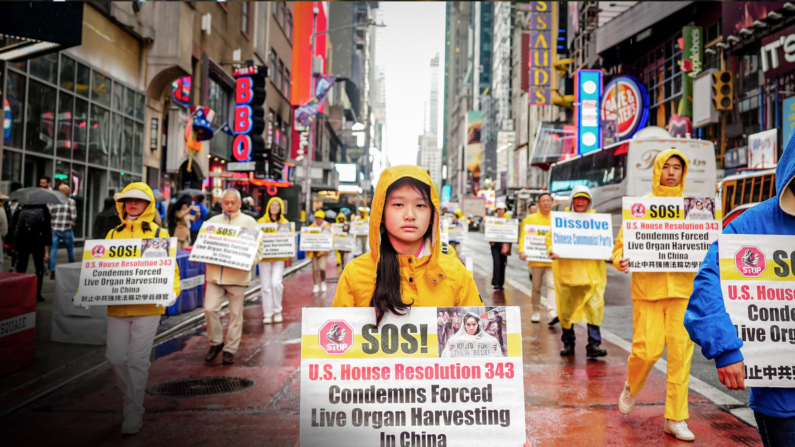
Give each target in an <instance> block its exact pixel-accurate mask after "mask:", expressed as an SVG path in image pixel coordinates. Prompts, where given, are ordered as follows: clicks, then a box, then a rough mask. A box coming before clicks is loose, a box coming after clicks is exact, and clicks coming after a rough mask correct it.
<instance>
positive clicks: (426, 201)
mask: <svg viewBox="0 0 795 447" xmlns="http://www.w3.org/2000/svg"><path fill="white" fill-rule="evenodd" d="M372 208H373V214H372V217H371V219H370V249H371V250H370V254H369V255H368V256H360V257H358V258H356V259H355V260H353V261H351V263H350V264H348V267H347V268H346V269H345V270H344V271H343V272H342V276H341V277H340V280H339V284H338V285H337V294H336V296H335V297H334V304H333V306H335V307H370V306H371V305H372V307H375V310H376V319H377V321H379V322H380V320H381V318H382V317H383V316H384V314H385V313H387V312H390V313H398V314H402V313H405V312H406V311H407V308H408V307H411V306H418V307H436V306H439V307H447V306H482V305H483V302H482V300H481V299H480V295H479V294H478V290H477V286H476V285H475V281H474V280H473V279H472V276H471V275H470V274H469V272H467V270H466V268H465V267H464V265H463V264H462V263H461V261H459V260H458V259H455V258H454V257H451V256H442V255H441V246H442V244H441V243H440V229H439V211H438V210H439V196H438V195H437V193H436V188H434V186H433V183H432V182H431V178H430V176H429V175H428V173H427V172H425V170H424V169H422V168H419V167H416V166H395V167H392V168H388V169H386V170H384V171H383V172H382V173H381V176H380V178H379V180H378V186H377V188H376V191H375V196H374V198H373V204H372Z"/></svg>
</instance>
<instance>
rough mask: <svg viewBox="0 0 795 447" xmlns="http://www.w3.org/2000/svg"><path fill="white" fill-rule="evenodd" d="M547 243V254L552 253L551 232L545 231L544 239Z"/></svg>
mask: <svg viewBox="0 0 795 447" xmlns="http://www.w3.org/2000/svg"><path fill="white" fill-rule="evenodd" d="M544 242H545V243H546V244H547V255H551V254H552V232H551V231H550V232H549V233H547V239H546V241H544Z"/></svg>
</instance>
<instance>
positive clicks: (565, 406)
mask: <svg viewBox="0 0 795 447" xmlns="http://www.w3.org/2000/svg"><path fill="white" fill-rule="evenodd" d="M485 244H486V243H485V242H482V235H479V234H471V235H470V236H469V237H468V239H467V242H465V246H464V248H463V255H464V256H470V257H473V258H475V272H474V276H475V280H476V282H477V284H478V288H479V290H480V292H481V295H482V297H483V300H484V303H485V304H486V305H509V306H520V307H521V310H522V332H523V334H522V340H523V345H522V346H523V353H524V355H523V357H524V365H525V366H524V378H525V384H524V387H525V390H524V391H525V404H526V407H525V408H526V425H527V434H528V437H529V438H530V440H531V442H532V443H533V444H534V445H537V446H581V445H644V446H645V445H685V443H684V442H680V441H677V440H676V439H674V438H672V437H671V436H668V435H665V434H663V430H662V426H663V422H664V420H663V412H664V402H665V374H664V372H663V371H660V370H659V369H654V370H652V372H651V375H650V376H649V379H648V382H647V385H646V388H645V389H644V390H643V391H642V392H641V394H640V395H639V396H638V405H637V406H636V407H635V409H634V410H633V412H632V413H631V414H630V415H628V416H624V415H622V414H621V413H620V412H619V411H618V407H617V400H618V396H619V394H620V392H621V389H622V387H623V386H624V382H625V380H626V365H627V357H628V354H629V353H628V351H627V350H626V344H627V342H626V338H625V337H626V333H621V330H622V326H620V325H619V324H618V323H617V322H612V321H611V320H610V319H609V318H608V315H609V313H610V308H608V309H606V311H605V315H606V319H605V331H606V332H609V333H610V334H613V335H612V336H605V343H604V344H603V347H604V348H606V349H607V351H608V356H607V357H605V358H602V359H599V360H586V358H585V343H584V340H585V339H586V335H585V330H584V328H582V327H579V326H578V327H576V332H577V336H578V339H579V340H580V341H581V342H580V343H579V344H578V345H577V353H576V355H575V356H574V357H569V358H561V357H560V355H559V353H558V352H559V350H560V348H561V343H560V326H559V325H558V326H556V327H554V328H549V327H548V326H547V325H546V318H545V317H544V319H543V321H542V323H541V324H533V323H531V322H530V318H531V315H532V309H531V306H530V305H529V303H530V298H529V296H528V295H527V293H529V280H528V279H527V273H526V272H527V270H526V267H524V268H521V267H522V266H523V265H525V264H524V263H521V262H520V261H519V260H518V258H517V257H516V254H514V255H513V256H511V258H510V261H509V265H510V266H511V268H510V269H509V271H508V277H509V278H511V279H510V280H509V281H508V282H507V283H506V287H505V291H504V292H502V293H492V290H491V286H490V281H491V274H490V270H491V258H490V256H488V255H487V253H488V248H487V246H486V245H485ZM334 272H335V267H334V266H333V264H329V277H337V276H338V275H339V272H338V271H337V272H336V273H334ZM311 277H312V274H311V269H310V268H309V267H305V268H303V269H302V270H300V271H298V272H297V273H295V274H294V275H292V276H290V277H289V278H287V279H286V280H285V283H284V284H285V290H284V297H285V298H284V309H285V310H284V318H285V320H284V322H283V323H280V324H274V325H268V326H263V325H262V323H261V322H262V309H261V307H260V306H259V303H258V302H249V303H247V306H246V308H245V311H244V313H245V324H244V327H243V339H242V342H241V344H240V350H239V351H238V353H237V355H236V363H235V364H234V365H232V366H223V365H221V359H220V356H219V357H218V358H217V359H216V360H215V361H214V362H212V363H206V362H205V361H204V355H205V354H206V352H207V349H208V340H207V336H206V332H204V328H203V327H201V328H197V329H195V330H192V331H190V332H187V333H184V334H182V335H180V336H178V337H176V338H173V339H171V340H168V341H166V342H164V343H162V344H160V345H158V346H156V348H155V350H154V352H153V362H152V367H151V370H150V374H149V385H150V386H152V385H156V384H161V383H164V382H168V381H169V380H173V379H178V378H189V377H206V376H233V377H238V378H243V379H250V380H251V381H253V386H251V387H250V388H247V389H244V390H242V391H237V392H232V393H227V394H219V395H212V396H200V397H170V396H162V395H147V397H146V402H145V404H144V405H145V407H146V414H145V416H144V420H145V425H144V428H143V430H142V431H141V432H140V433H139V434H138V435H135V436H133V437H124V438H123V437H122V436H121V434H120V427H121V422H122V419H123V417H122V413H121V393H120V392H119V391H118V389H117V388H116V386H115V381H114V378H113V374H112V372H111V371H110V369H109V368H108V367H103V368H100V369H98V370H96V371H93V372H91V373H89V374H86V375H85V376H83V377H82V378H80V379H78V380H76V381H74V382H72V383H71V384H69V385H68V386H66V387H63V388H61V389H60V390H58V391H56V392H54V393H52V394H50V395H49V396H47V397H45V398H43V399H41V400H39V401H37V402H35V403H33V404H31V405H29V406H28V407H26V408H24V409H22V410H20V411H18V412H16V413H15V414H13V415H11V416H9V417H6V418H4V419H2V420H0V439H3V440H10V441H11V444H9V445H22V444H24V445H53V444H56V443H57V444H59V445H92V446H110V445H113V446H116V445H130V446H139V445H140V446H144V445H146V446H151V445H167V446H186V445H213V446H214V445H232V446H235V447H240V446H249V445H257V446H274V447H276V446H278V447H282V446H283V447H293V446H295V445H296V444H297V441H298V432H299V426H298V412H299V398H298V396H299V392H300V389H299V385H300V375H299V366H300V348H301V347H300V337H301V330H300V319H301V310H302V308H304V307H311V306H315V307H326V306H330V305H331V302H332V300H333V297H334V293H335V286H336V282H335V281H336V279H331V280H330V281H332V282H330V283H329V287H328V291H327V292H325V293H321V294H316V295H313V294H312V292H311V284H312V280H311ZM611 278H612V276H611ZM618 285H619V283H618V282H616V286H618ZM626 285H627V287H626V294H627V295H628V294H629V290H628V289H629V287H628V285H629V281H628V279H627V280H626ZM610 290H611V288H608V293H610ZM618 293H619V292H616V296H615V297H614V298H612V299H615V300H616V302H615V303H612V304H611V303H608V306H610V305H616V307H626V306H629V305H631V301H630V300H629V299H628V298H627V297H626V296H623V297H622V296H620V295H618ZM615 318H616V319H617V320H621V319H622V318H619V317H615ZM623 319H625V318H623ZM222 320H223V321H224V324H226V317H224V318H223V319H222ZM608 323H609V324H610V325H613V328H612V329H609V328H608V327H607V326H608ZM623 324H625V325H626V324H628V325H629V337H630V339H631V319H630V321H629V322H626V321H624V322H623ZM613 329H615V331H614V332H611V331H613ZM624 329H625V328H624ZM616 334H618V335H616ZM694 363H695V359H694ZM713 374H714V369H713ZM699 382H701V381H699ZM701 383H702V385H699V386H701V388H700V391H702V392H696V391H694V390H693V389H692V387H691V392H690V419H689V420H688V424H689V426H690V429H691V430H692V431H693V433H694V434H695V435H696V441H695V444H694V445H703V446H725V445H748V446H757V445H761V441H760V440H759V436H758V434H757V432H756V429H755V428H754V427H751V426H749V425H748V424H747V423H745V422H743V421H742V420H741V419H738V418H737V417H735V415H733V414H732V413H731V412H732V411H734V412H735V413H738V414H740V415H741V416H742V417H745V418H746V419H747V415H748V412H749V411H750V410H748V409H747V407H745V406H744V405H743V404H741V403H740V402H739V401H737V400H733V399H734V398H732V397H730V396H729V395H727V394H725V393H723V392H722V390H718V389H717V388H716V387H713V386H711V385H709V384H708V383H707V382H701ZM740 397H742V396H740ZM721 399H724V400H721Z"/></svg>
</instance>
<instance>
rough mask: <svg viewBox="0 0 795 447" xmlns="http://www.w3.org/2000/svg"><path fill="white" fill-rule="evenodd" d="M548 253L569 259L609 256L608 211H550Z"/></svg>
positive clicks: (609, 219)
mask: <svg viewBox="0 0 795 447" xmlns="http://www.w3.org/2000/svg"><path fill="white" fill-rule="evenodd" d="M551 218H552V253H555V254H556V255H558V256H560V257H561V258H569V259H611V258H612V256H613V229H612V218H611V216H610V214H596V213H573V212H568V213H561V212H557V211H553V212H552V213H551Z"/></svg>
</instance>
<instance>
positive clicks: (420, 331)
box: [300, 307, 525, 447]
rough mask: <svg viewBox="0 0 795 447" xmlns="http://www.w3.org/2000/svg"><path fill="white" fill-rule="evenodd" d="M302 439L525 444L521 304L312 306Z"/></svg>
mask: <svg viewBox="0 0 795 447" xmlns="http://www.w3.org/2000/svg"><path fill="white" fill-rule="evenodd" d="M301 321H302V336H301V410H300V421H301V422H300V423H301V426H300V430H301V438H300V443H301V447H319V446H323V447H325V446H331V445H334V446H342V445H344V446H348V447H359V446H361V447H364V446H376V445H390V446H391V445H416V446H421V445H437V446H438V445H447V446H461V445H478V446H481V447H489V446H495V447H496V446H507V445H515V446H520V445H523V444H524V442H525V403H524V382H523V379H522V338H521V321H520V315H519V308H517V307H447V308H441V307H440V308H436V307H416V308H412V310H411V312H410V313H409V314H407V315H404V316H395V315H391V314H388V315H387V316H386V317H384V320H383V321H382V322H381V325H380V326H376V325H375V318H374V313H373V311H372V309H356V308H324V309H319V308H305V309H304V311H303V316H302V318H301Z"/></svg>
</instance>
